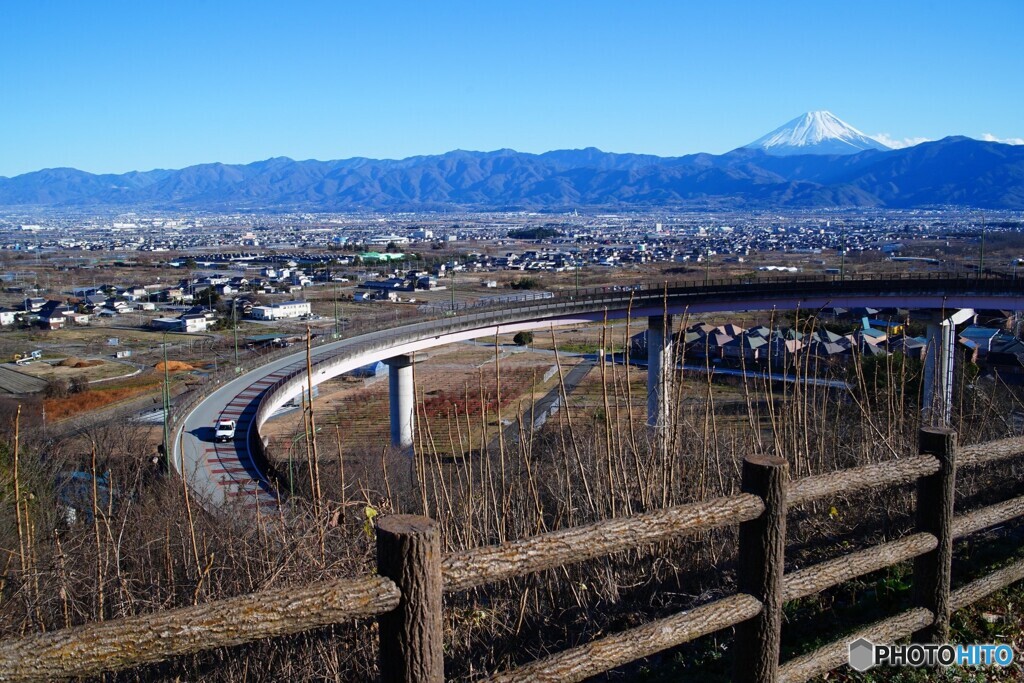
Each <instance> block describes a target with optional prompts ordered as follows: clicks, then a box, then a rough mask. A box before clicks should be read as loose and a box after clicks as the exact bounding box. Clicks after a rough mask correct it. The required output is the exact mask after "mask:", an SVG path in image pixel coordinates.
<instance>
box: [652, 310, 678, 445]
mask: <svg viewBox="0 0 1024 683" xmlns="http://www.w3.org/2000/svg"><path fill="white" fill-rule="evenodd" d="M674 368H675V365H674V363H673V360H672V316H670V315H652V316H650V317H649V318H648V319H647V424H648V426H650V427H655V428H657V429H658V430H659V431H660V430H663V429H664V428H665V427H666V426H668V423H669V417H670V415H671V409H670V401H671V398H672V375H673V370H674Z"/></svg>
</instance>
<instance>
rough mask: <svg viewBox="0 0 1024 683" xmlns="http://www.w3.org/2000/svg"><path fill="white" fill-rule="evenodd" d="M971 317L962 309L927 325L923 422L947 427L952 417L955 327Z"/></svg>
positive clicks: (966, 310) (968, 309)
mask: <svg viewBox="0 0 1024 683" xmlns="http://www.w3.org/2000/svg"><path fill="white" fill-rule="evenodd" d="M973 316H974V309H971V308H965V309H962V310H960V311H957V312H956V313H954V314H953V315H951V316H949V317H948V318H945V319H942V318H938V317H936V318H935V319H933V321H931V322H929V323H928V348H927V355H926V356H925V359H924V396H923V397H922V399H923V401H922V406H921V410H922V413H923V414H924V418H925V421H926V422H931V423H932V424H937V425H939V426H948V425H949V420H950V418H951V417H952V414H953V370H954V369H955V368H954V365H955V360H954V353H953V352H954V350H955V349H956V326H957V325H959V324H961V323H963V322H966V321H967V320H969V319H970V318H972V317H973Z"/></svg>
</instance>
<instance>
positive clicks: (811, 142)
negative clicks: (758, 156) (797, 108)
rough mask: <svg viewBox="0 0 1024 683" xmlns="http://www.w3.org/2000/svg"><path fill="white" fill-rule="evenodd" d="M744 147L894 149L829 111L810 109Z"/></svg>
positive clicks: (783, 151)
mask: <svg viewBox="0 0 1024 683" xmlns="http://www.w3.org/2000/svg"><path fill="white" fill-rule="evenodd" d="M745 147H747V148H753V149H760V150H763V151H764V152H766V153H768V154H774V155H778V156H787V155H791V154H856V153H857V152H863V151H864V150H866V149H880V150H888V149H892V148H891V147H889V146H888V145H885V144H883V143H881V142H879V141H878V140H875V139H874V138H870V137H868V136H867V135H865V134H864V133H862V132H860V131H859V130H857V129H856V128H854V127H853V126H851V125H850V124H848V123H846V122H844V121H842V120H841V119H840V118H839V117H837V116H836V115H834V114H833V113H832V112H828V111H811V112H807V113H806V114H804V115H802V116H798V117H796V118H795V119H793V120H792V121H790V122H789V123H786V124H785V125H783V126H780V127H778V128H776V129H775V130H773V131H772V132H770V133H768V134H767V135H765V136H764V137H762V138H758V139H757V140H754V141H753V142H751V143H750V144H749V145H745Z"/></svg>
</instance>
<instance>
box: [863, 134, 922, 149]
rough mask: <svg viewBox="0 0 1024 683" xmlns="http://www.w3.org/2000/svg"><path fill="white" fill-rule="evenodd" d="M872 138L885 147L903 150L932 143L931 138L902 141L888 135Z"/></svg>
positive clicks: (878, 135)
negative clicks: (923, 143)
mask: <svg viewBox="0 0 1024 683" xmlns="http://www.w3.org/2000/svg"><path fill="white" fill-rule="evenodd" d="M871 137H872V138H874V139H875V140H878V141H879V142H881V143H882V144H883V145H888V146H889V147H892V148H893V149H903V148H904V147H913V146H914V145H920V144H921V143H922V142H931V139H930V138H903V139H902V140H899V139H897V138H894V137H892V136H891V135H889V134H888V133H878V134H877V135H872V136H871Z"/></svg>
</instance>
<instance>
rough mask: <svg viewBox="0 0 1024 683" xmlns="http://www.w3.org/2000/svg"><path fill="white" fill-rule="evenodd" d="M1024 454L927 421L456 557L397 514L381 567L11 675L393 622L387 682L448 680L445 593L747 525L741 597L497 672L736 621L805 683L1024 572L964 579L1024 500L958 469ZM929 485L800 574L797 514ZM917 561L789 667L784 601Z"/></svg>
mask: <svg viewBox="0 0 1024 683" xmlns="http://www.w3.org/2000/svg"><path fill="white" fill-rule="evenodd" d="M1022 454H1024V438H1011V439H1003V440H1000V441H994V442H989V443H984V444H979V445H975V446H970V447H967V448H957V445H956V437H955V434H954V433H953V432H951V431H949V430H937V429H926V430H922V431H921V434H920V448H919V454H918V455H913V456H910V457H904V458H899V459H896V460H891V461H888V462H883V463H878V464H872V465H867V466H863V467H857V468H853V469H847V470H840V471H836V472H830V473H827V474H822V475H817V476H811V477H805V478H802V479H797V480H794V481H790V480H789V477H788V468H787V465H786V462H785V461H784V460H781V459H777V458H767V457H750V458H748V459H747V460H746V461H745V463H744V469H743V483H742V493H740V494H737V495H733V496H725V497H721V498H715V499H711V500H706V501H701V502H697V503H692V504H688V505H681V506H676V507H671V508H666V509H662V510H657V511H653V512H647V513H643V514H637V515H633V516H629V517H624V518H618V519H613V520H606V521H602V522H596V523H593V524H589V525H586V526H581V527H574V528H569V529H563V530H560V531H554V532H550V533H546V534H542V535H540V536H535V537H532V538H526V539H522V540H518V541H511V542H508V543H504V544H501V545H496V546H488V547H482V548H475V549H472V550H465V551H461V552H457V553H452V554H448V555H444V556H442V554H441V553H440V538H439V532H438V529H437V527H436V525H435V524H434V523H433V522H432V521H431V520H429V519H427V518H424V517H415V516H408V515H392V516H389V517H385V518H383V519H382V520H381V521H380V523H379V526H378V532H377V558H378V575H377V576H363V577H358V578H351V579H334V580H329V581H321V582H317V583H313V584H310V585H307V586H305V587H302V588H287V589H277V590H273V591H263V592H259V593H253V594H250V595H245V596H241V597H237V598H229V599H225V600H218V601H214V602H211V603H207V604H204V605H198V606H195V607H184V608H179V609H174V610H168V611H163V612H156V613H153V614H148V615H142V616H136V617H129V618H124V619H117V620H111V621H107V622H102V623H94V624H86V625H83V626H79V627H76V628H71V629H66V630H63V631H55V632H51V633H41V634H36V635H32V636H27V637H23V638H18V639H10V640H7V641H5V642H3V643H0V680H11V681H14V680H20V681H34V680H53V679H57V678H70V677H75V676H83V675H93V674H98V673H100V672H104V671H115V670H119V669H124V668H128V667H132V666H139V665H142V664H148V663H154V662H160V661H164V660H166V659H169V658H171V657H174V656H179V655H185V654H191V653H196V652H201V651H204V650H209V649H212V648H218V647H225V646H231V645H238V644H242V643H249V642H253V641H256V640H259V639H263V638H267V637H273V636H280V635H286V634H291V633H297V632H301V631H304V630H308V629H312V628H318V627H321V626H325V625H328V624H337V623H343V622H346V621H348V620H351V619H356V618H363V617H368V616H377V617H378V621H379V624H380V629H379V638H380V670H381V677H382V679H383V680H385V681H398V680H402V681H422V682H430V683H435V682H437V683H439V682H440V681H441V680H443V655H442V652H443V643H442V637H443V636H442V624H443V621H442V615H441V609H442V594H443V593H455V592H459V591H464V590H467V589H470V588H473V587H476V586H480V585H483V584H486V583H492V582H496V581H503V580H506V579H510V578H514V577H521V576H525V575H527V574H530V573H533V572H537V571H542V570H545V569H553V568H558V567H562V566H566V565H569V564H573V563H578V562H583V561H586V560H590V559H595V558H600V557H604V556H607V555H609V554H612V553H617V552H622V551H626V550H631V549H636V548H645V547H648V548H649V547H651V546H653V545H656V544H659V543H662V542H664V541H670V540H674V539H678V538H680V537H683V536H688V535H693V534H697V533H699V532H703V531H708V530H712V529H718V528H723V527H727V526H731V525H734V524H738V525H739V549H738V555H737V558H736V565H737V592H736V593H734V594H732V595H729V596H727V597H724V598H721V599H719V600H714V601H712V602H708V603H705V604H703V605H700V606H697V607H695V608H693V609H690V610H688V611H685V612H681V613H679V614H676V615H673V616H669V617H667V618H664V619H659V620H656V621H653V622H650V623H648V624H645V625H643V626H640V627H637V628H632V629H629V630H626V631H623V632H619V633H615V634H612V635H609V636H605V637H603V638H599V639H597V640H595V641H593V642H590V643H588V644H586V645H582V646H579V647H575V648H572V649H569V650H566V651H564V652H560V653H557V654H554V655H551V656H549V657H546V658H544V659H541V660H538V661H535V662H532V663H529V664H525V665H523V666H521V667H519V668H517V669H514V670H512V671H506V672H503V673H499V674H496V675H494V676H493V677H492V678H491V679H490V680H492V681H521V680H557V681H579V680H583V679H585V678H588V677H591V676H594V675H597V674H599V673H601V672H604V671H607V670H610V669H613V668H615V667H619V666H622V665H624V664H627V663H629V662H632V661H635V660H637V659H640V658H643V657H647V656H650V655H652V654H655V653H657V652H660V651H662V650H665V649H668V648H671V647H674V646H677V645H680V644H682V643H685V642H688V641H690V640H693V639H695V638H698V637H700V636H702V635H706V634H708V633H712V632H714V631H718V630H722V629H725V628H728V627H735V628H736V632H735V639H736V643H735V644H734V646H733V647H731V648H730V651H731V652H733V653H734V657H735V668H734V676H733V679H734V680H735V681H756V682H758V683H766V682H774V681H787V682H792V681H804V680H807V679H808V678H810V677H813V676H815V675H820V674H822V673H824V672H827V671H830V670H832V669H834V668H836V667H838V666H840V665H842V664H843V663H844V662H846V657H847V645H848V643H849V642H851V641H853V640H855V639H857V638H860V637H864V638H868V639H869V640H872V641H874V642H878V643H886V642H891V641H893V640H895V639H898V638H902V637H905V636H907V635H910V636H912V638H913V639H914V640H916V641H921V642H945V641H946V640H948V638H949V623H950V614H951V613H952V612H953V611H955V610H958V609H961V608H963V607H966V606H968V605H970V604H973V603H974V602H976V601H977V600H979V599H981V598H982V597H984V596H986V595H989V594H991V593H993V592H995V591H997V590H1000V589H1001V588H1004V587H1006V586H1008V585H1010V584H1011V583H1014V582H1016V581H1019V580H1022V579H1024V561H1017V562H1014V563H1012V564H1010V565H1008V566H1005V567H1004V568H1002V569H1000V570H998V571H995V572H993V573H990V574H988V575H987V576H984V577H983V578H981V579H978V580H975V581H972V582H970V583H967V584H965V585H963V586H961V587H959V588H957V589H955V590H954V589H953V588H952V581H951V567H952V547H953V541H954V540H955V539H958V538H962V537H965V536H967V535H970V534H973V533H976V532H979V531H982V530H984V529H988V528H990V527H993V526H996V525H1000V524H1004V523H1006V522H1008V521H1011V520H1014V519H1016V518H1018V517H1021V516H1022V515H1024V496H1020V497H1016V498H1011V499H1009V500H1005V501H1003V502H1001V503H998V504H995V505H991V506H988V507H984V508H981V509H977V510H973V511H970V512H966V513H963V514H959V515H956V514H955V511H954V496H953V492H954V490H955V483H956V475H957V472H958V471H963V470H964V469H966V468H976V467H983V466H988V465H992V464H994V463H998V462H1002V461H1005V460H1007V459H1010V458H1015V457H1017V456H1019V455H1022ZM908 483H915V484H916V489H917V497H916V500H917V505H916V527H917V528H916V532H915V533H913V534H910V535H908V536H905V537H903V538H900V539H899V540H896V541H890V542H886V543H882V544H879V545H875V546H873V547H870V548H867V549H864V550H859V551H857V552H853V553H848V554H845V555H841V556H839V557H835V558H832V559H829V560H826V561H823V562H820V563H818V564H815V565H811V566H809V567H804V568H801V569H799V570H795V571H790V572H786V571H785V562H784V556H785V544H786V523H785V520H786V514H787V511H788V510H789V509H791V508H793V507H795V506H800V505H805V504H807V503H811V502H813V501H817V500H821V499H822V498H826V497H832V496H836V495H840V494H841V495H848V494H852V493H856V492H863V491H867V490H870V489H879V488H884V487H892V486H896V485H900V484H908ZM911 560H912V561H913V563H914V564H913V584H914V595H913V604H912V605H911V606H910V607H909V608H908V609H905V610H903V611H901V612H898V613H897V614H894V615H892V616H890V617H888V618H886V619H883V620H881V621H878V622H875V623H873V624H869V625H866V626H864V627H863V628H861V629H859V630H858V631H857V632H856V633H854V634H852V635H850V636H847V637H845V638H842V639H840V640H837V641H835V642H833V643H830V644H828V645H825V646H823V647H820V648H818V649H816V650H814V651H813V652H810V653H808V654H806V655H803V656H800V657H797V658H795V659H791V660H789V661H787V662H784V663H780V661H779V640H780V633H781V628H782V621H781V610H782V606H783V605H784V603H786V602H787V601H791V600H796V599H798V598H801V597H805V596H809V595H813V594H816V593H819V592H821V591H823V590H825V589H827V588H829V587H833V586H836V585H839V584H841V583H843V582H845V581H849V580H851V579H854V578H856V577H859V576H863V575H865V574H869V573H871V572H875V571H878V570H881V569H884V568H886V567H890V566H892V565H895V564H898V563H901V562H906V561H911Z"/></svg>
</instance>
